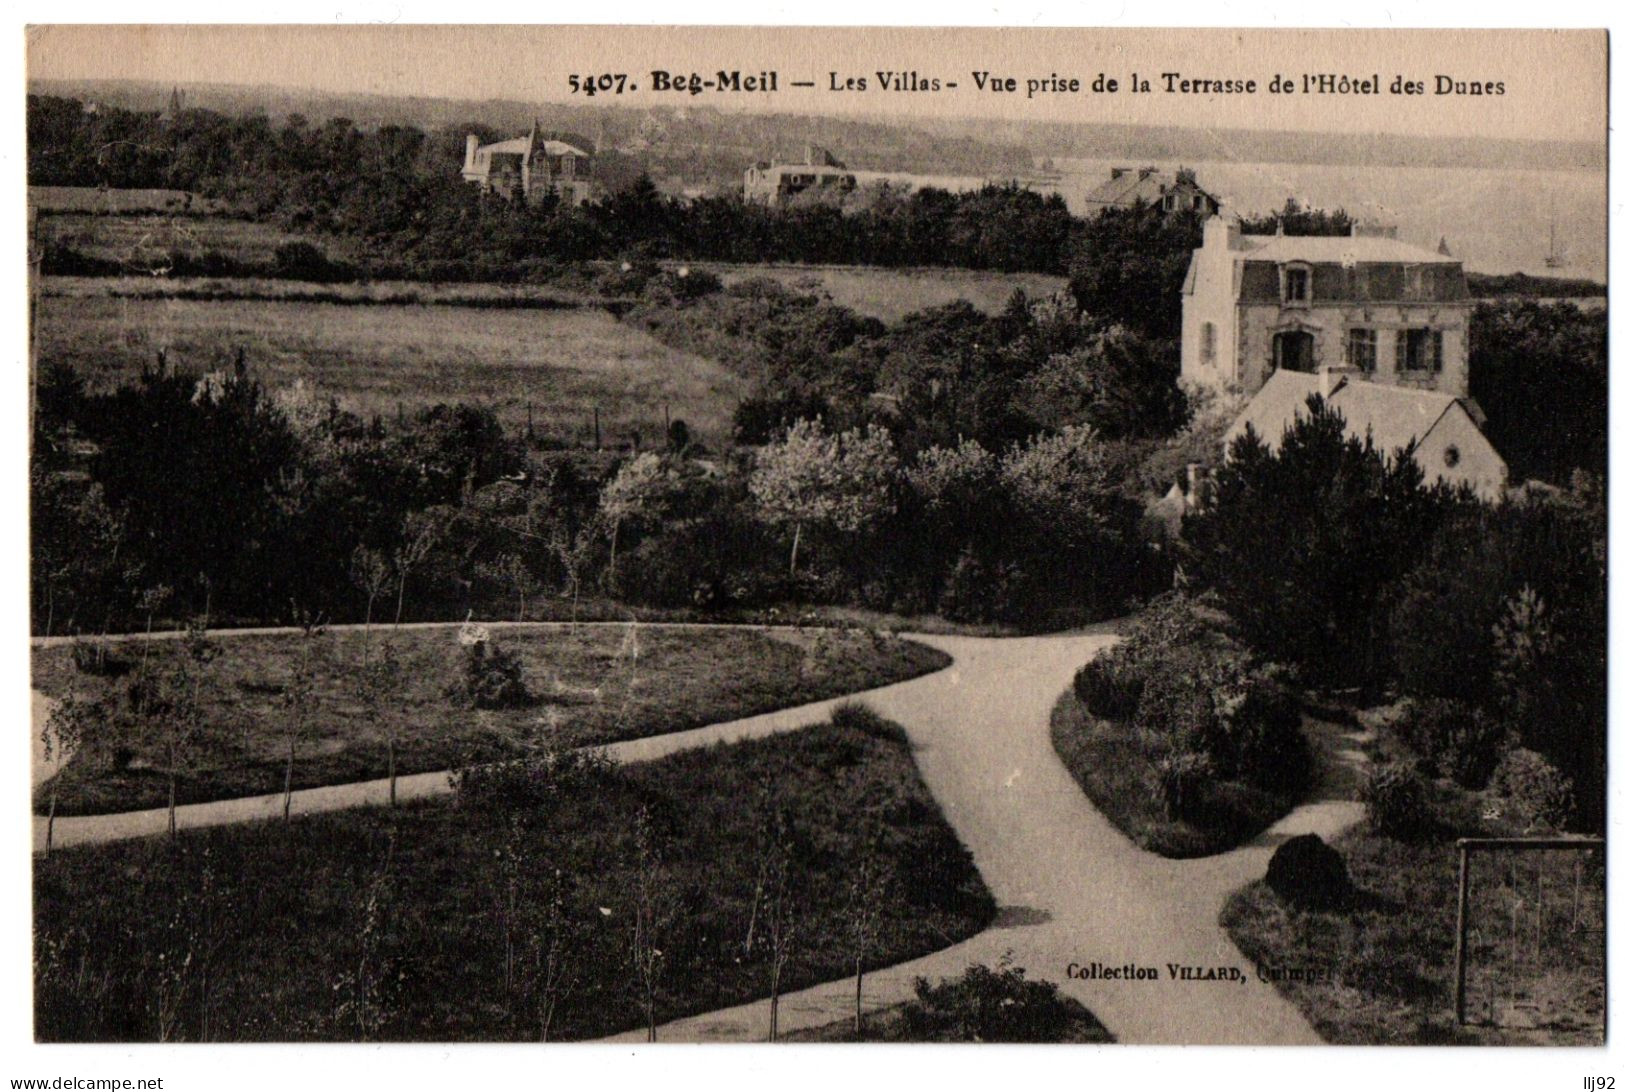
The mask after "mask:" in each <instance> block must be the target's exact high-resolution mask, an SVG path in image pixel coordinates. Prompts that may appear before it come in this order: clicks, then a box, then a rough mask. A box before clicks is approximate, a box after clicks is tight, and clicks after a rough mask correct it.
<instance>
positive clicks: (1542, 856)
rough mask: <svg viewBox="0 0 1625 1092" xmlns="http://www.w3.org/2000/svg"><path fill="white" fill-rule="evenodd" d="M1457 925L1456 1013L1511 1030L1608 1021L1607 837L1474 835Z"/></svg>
mask: <svg viewBox="0 0 1625 1092" xmlns="http://www.w3.org/2000/svg"><path fill="white" fill-rule="evenodd" d="M1457 844H1458V847H1459V850H1460V862H1459V867H1460V870H1461V874H1460V890H1459V895H1458V905H1457V930H1456V1019H1457V1021H1458V1022H1459V1023H1462V1024H1471V1025H1477V1026H1481V1027H1493V1028H1507V1029H1550V1030H1557V1031H1562V1030H1582V1029H1590V1028H1598V1029H1600V1028H1602V1027H1603V1026H1604V1025H1605V1022H1606V996H1607V967H1606V957H1607V945H1606V942H1605V933H1606V927H1607V905H1606V884H1605V879H1606V877H1605V875H1604V869H1605V861H1604V858H1605V854H1604V850H1603V845H1604V844H1603V843H1602V842H1601V841H1599V840H1597V839H1587V838H1546V839H1540V838H1464V839H1461V841H1460V842H1458V843H1457Z"/></svg>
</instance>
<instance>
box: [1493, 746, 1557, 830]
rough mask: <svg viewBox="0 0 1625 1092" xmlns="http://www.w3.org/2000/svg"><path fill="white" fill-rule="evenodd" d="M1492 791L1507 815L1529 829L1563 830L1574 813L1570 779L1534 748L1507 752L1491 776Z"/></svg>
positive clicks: (1509, 818)
mask: <svg viewBox="0 0 1625 1092" xmlns="http://www.w3.org/2000/svg"><path fill="white" fill-rule="evenodd" d="M1490 792H1491V793H1492V794H1493V795H1494V796H1495V797H1496V798H1497V799H1499V800H1500V801H1501V802H1502V804H1503V805H1504V807H1505V808H1506V809H1507V810H1508V811H1510V812H1511V814H1510V815H1504V816H1503V817H1504V818H1506V819H1508V820H1510V821H1511V822H1513V823H1517V824H1521V825H1523V826H1524V828H1525V829H1528V830H1562V829H1563V828H1564V827H1565V826H1567V825H1568V823H1569V821H1570V819H1571V818H1572V817H1573V812H1574V793H1573V790H1572V787H1571V785H1570V783H1569V779H1568V778H1566V777H1564V776H1563V774H1562V773H1561V772H1560V771H1559V770H1558V768H1557V767H1556V766H1554V765H1552V764H1551V763H1550V762H1549V761H1547V760H1546V759H1545V758H1544V757H1542V756H1541V755H1539V754H1537V753H1536V752H1534V751H1531V750H1527V749H1525V748H1523V747H1519V748H1517V749H1515V750H1512V751H1509V752H1507V756H1506V757H1505V758H1504V759H1502V760H1501V764H1500V765H1499V766H1497V767H1496V768H1495V773H1494V775H1493V776H1492V777H1491V778H1490Z"/></svg>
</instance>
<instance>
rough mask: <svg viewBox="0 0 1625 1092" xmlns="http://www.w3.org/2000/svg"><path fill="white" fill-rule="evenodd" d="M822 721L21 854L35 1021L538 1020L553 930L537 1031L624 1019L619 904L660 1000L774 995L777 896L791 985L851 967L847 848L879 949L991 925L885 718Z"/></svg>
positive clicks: (348, 1027) (933, 943)
mask: <svg viewBox="0 0 1625 1092" xmlns="http://www.w3.org/2000/svg"><path fill="white" fill-rule="evenodd" d="M837 721H839V723H837V724H829V725H822V726H818V727H814V728H809V729H806V730H803V731H800V732H796V733H791V734H788V735H783V736H775V737H771V738H768V739H763V740H756V741H750V742H745V743H738V744H730V745H725V746H716V747H712V748H708V749H704V750H698V751H691V752H685V753H682V754H678V755H674V756H672V757H669V758H666V759H662V760H660V761H657V762H652V763H647V764H642V765H635V766H628V767H610V768H603V769H592V768H589V769H585V770H581V771H577V772H576V773H574V774H573V775H572V776H559V775H557V774H554V775H552V776H551V777H544V776H541V775H539V774H536V773H534V772H533V773H532V775H531V777H530V778H529V779H513V780H510V781H509V782H508V790H507V791H504V790H502V789H499V790H498V791H496V792H494V793H488V794H486V795H485V796H483V797H480V798H474V797H452V798H448V799H444V800H439V801H434V802H424V803H417V804H413V805H410V806H403V807H401V808H399V809H396V810H393V811H392V810H390V809H381V808H380V809H358V810H354V811H346V812H337V813H331V814H327V815H321V816H311V817H305V818H299V819H296V820H295V821H294V822H293V823H291V824H283V823H278V822H271V823H260V824H250V825H244V826H238V827H225V828H215V829H210V830H203V831H189V832H185V833H183V834H182V836H181V837H180V838H179V839H178V840H177V841H175V842H173V843H172V842H170V841H169V840H167V839H161V838H159V839H148V840H143V841H135V842H125V843H115V844H112V845H107V846H100V847H94V848H86V849H74V850H67V851H60V852H58V853H56V854H54V855H52V856H50V857H46V858H38V859H36V861H35V866H34V913H35V918H34V930H35V933H34V935H35V1028H36V1035H37V1037H38V1038H40V1039H44V1040H68V1041H106V1040H120V1041H124V1040H151V1039H155V1038H158V1037H159V1034H160V1028H162V1029H163V1034H164V1035H165V1036H166V1037H168V1038H171V1039H178V1040H200V1039H204V1040H221V1041H231V1040H254V1041H281V1040H355V1039H386V1040H433V1041H469V1040H535V1039H537V1038H539V1037H540V1034H541V1009H540V1007H539V1006H538V1004H537V1001H538V999H539V998H540V997H543V996H547V995H546V994H545V993H544V992H543V991H542V990H540V988H539V984H540V983H541V982H543V981H544V980H545V979H546V975H545V968H546V967H547V966H549V963H548V961H547V960H546V958H545V954H546V952H547V950H548V949H549V946H550V944H549V942H550V940H551V939H552V938H555V937H559V938H565V939H564V941H563V943H562V944H561V945H560V947H559V949H558V950H560V951H562V952H564V953H565V958H564V959H562V960H555V961H553V962H552V963H551V966H553V967H555V968H557V967H559V966H560V965H561V964H563V965H566V966H568V967H569V968H570V969H571V973H570V974H568V975H562V976H557V977H555V978H554V979H553V980H554V981H569V980H571V979H574V981H575V986H574V989H573V990H570V991H568V992H565V993H558V992H555V993H554V994H553V995H552V996H554V997H555V998H556V999H557V1000H558V1006H557V1010H556V1014H555V1017H554V1019H553V1023H552V1029H551V1037H552V1038H555V1039H583V1038H591V1037H595V1036H600V1035H606V1034H611V1033H615V1032H620V1031H626V1030H629V1029H634V1028H638V1027H640V1026H642V1025H643V1015H642V1004H643V993H642V989H641V987H640V985H639V982H640V978H639V976H638V975H637V974H636V973H634V969H633V962H634V961H633V958H632V957H633V954H634V952H635V951H636V948H635V947H634V944H633V940H632V937H633V933H634V925H635V922H636V920H637V919H638V917H639V914H638V908H639V906H640V905H644V906H649V907H652V908H653V910H654V912H653V913H652V914H650V915H648V917H647V919H646V920H654V921H657V922H659V923H660V924H659V925H658V926H657V927H656V929H655V932H654V934H653V935H654V941H655V944H654V946H655V948H656V949H657V950H658V951H659V952H660V953H661V954H660V956H659V958H658V960H657V961H656V965H657V970H656V978H657V982H656V987H655V1018H656V1020H657V1021H664V1020H669V1019H673V1018H676V1017H679V1016H683V1015H688V1014H692V1013H696V1012H702V1011H709V1010H712V1009H716V1008H720V1007H725V1006H729V1005H735V1004H740V1003H743V1002H746V1001H749V1000H753V999H756V998H760V997H763V996H766V995H767V992H768V985H767V982H768V972H769V966H770V962H771V951H772V945H771V941H770V940H769V939H768V938H769V937H770V936H771V934H772V930H771V928H770V926H771V923H772V922H773V921H775V920H777V921H780V922H786V921H793V922H794V931H793V933H792V934H788V935H792V936H793V941H792V942H790V943H788V944H787V945H786V947H785V948H784V949H783V951H784V952H785V953H786V955H787V960H786V962H785V964H784V968H783V983H782V988H783V989H784V990H793V989H797V988H800V987H804V986H807V985H811V984H814V983H816V982H819V981H827V980H830V979H833V978H840V977H844V976H845V975H847V974H848V973H849V972H850V967H851V957H850V954H849V946H848V943H847V937H848V936H849V935H850V934H849V931H848V921H849V919H848V918H847V917H846V914H847V908H848V906H849V905H851V898H850V895H851V892H852V891H853V881H854V877H855V876H856V873H857V868H858V862H859V861H860V860H861V859H864V858H865V855H866V854H867V855H868V856H867V859H868V860H869V861H870V862H871V863H872V866H873V869H872V870H873V872H874V874H876V875H883V876H886V877H888V881H887V882H886V883H885V884H884V885H882V886H880V887H878V888H867V889H866V890H868V891H870V892H871V894H870V895H869V897H868V898H867V900H866V901H867V904H868V905H870V906H872V907H873V908H874V910H875V912H876V929H875V933H874V936H875V941H874V944H873V947H872V948H871V953H872V954H871V956H870V963H871V965H872V966H876V967H879V966H884V965H889V964H892V963H896V962H900V961H902V960H905V959H911V958H915V957H917V956H920V955H922V954H924V953H926V952H930V951H933V950H936V949H938V948H941V947H945V946H947V945H950V944H953V943H955V942H957V941H959V940H961V939H963V938H965V937H967V936H969V935H971V934H973V933H975V932H977V931H979V930H980V929H982V928H984V927H985V926H986V925H987V924H988V923H989V922H990V921H991V919H992V916H993V900H992V898H991V896H990V895H989V894H988V892H987V890H986V889H985V887H984V886H983V885H982V882H981V879H980V877H979V876H978V875H977V873H976V870H975V867H974V865H973V863H972V861H971V858H970V854H969V853H968V852H967V851H966V850H965V849H964V848H963V847H962V846H961V845H960V844H959V842H958V840H957V839H956V838H955V836H954V834H953V832H952V830H951V829H950V828H949V827H948V826H947V824H946V822H945V821H944V820H943V818H942V815H941V812H940V811H939V809H938V807H937V805H936V803H935V802H934V801H933V800H932V799H931V797H930V795H929V793H928V792H927V790H926V788H925V786H924V784H923V782H922V781H921V780H920V777H919V774H918V771H917V769H916V767H915V765H914V761H913V758H912V755H911V754H910V751H909V747H908V744H907V742H906V740H905V738H904V737H903V735H902V732H901V729H899V728H897V727H896V726H895V725H889V724H887V723H886V722H883V721H878V720H877V719H874V718H844V719H843V718H837ZM520 784H524V785H525V786H526V789H525V791H523V792H519V791H517V790H516V788H515V787H516V786H518V785H520ZM640 812H643V813H644V814H646V815H647V823H646V829H647V831H648V832H649V834H648V837H647V839H646V841H645V844H647V845H648V846H650V847H651V850H652V852H651V853H644V852H642V851H640V849H639V839H638V837H637V835H636V833H635V832H636V831H637V829H638V825H639V824H638V822H637V819H636V817H637V816H638V815H639V813H640ZM775 814H776V815H777V816H778V818H777V819H775V818H773V816H774V815H775ZM774 831H778V832H782V833H776V834H775V833H769V832H774ZM864 846H871V847H872V848H871V849H868V850H865V849H864V848H863V847H864ZM652 859H653V860H657V861H658V864H657V865H655V866H652V867H651V866H648V865H645V864H640V862H644V861H648V860H652ZM764 860H768V861H785V862H788V864H787V869H788V872H787V874H786V881H787V882H786V883H785V884H784V885H783V889H784V890H786V891H788V893H789V895H788V899H787V902H786V904H785V910H786V915H785V916H779V917H775V916H774V914H773V912H772V910H771V906H772V901H771V899H764V898H761V897H758V896H757V892H758V890H759V889H760V884H759V880H760V878H761V876H762V875H763V871H762V868H761V864H762V862H763V861H764ZM768 874H769V875H770V876H771V875H777V873H776V872H773V871H771V870H769V873H768ZM640 877H646V878H647V879H648V881H649V882H648V884H647V885H646V887H647V889H648V890H650V891H652V892H653V893H654V894H653V896H652V898H651V899H650V900H649V901H648V902H642V901H641V900H640V897H639V895H638V893H637V892H638V889H639V879H640ZM767 889H768V890H769V891H772V890H775V889H776V888H775V881H773V880H771V879H770V880H769V882H768V884H767ZM876 890H878V891H879V892H880V893H879V894H874V893H873V892H874V891H876ZM555 899H556V905H557V906H558V908H559V909H558V912H557V914H550V913H549V909H550V908H551V907H552V906H554V905H555ZM753 911H754V912H753ZM509 923H512V927H511V928H510V927H509ZM560 923H562V925H561V924H560ZM510 938H512V940H513V949H512V952H513V959H512V961H511V962H510V959H509V952H510V948H509V939H510ZM747 938H749V943H748V944H747ZM761 1030H762V1032H763V1034H764V1035H765V1033H766V1028H765V1026H764V1027H763V1028H762V1029H761Z"/></svg>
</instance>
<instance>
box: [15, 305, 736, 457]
mask: <svg viewBox="0 0 1625 1092" xmlns="http://www.w3.org/2000/svg"><path fill="white" fill-rule="evenodd" d="M37 322H38V330H39V354H40V360H41V362H42V364H44V365H47V366H51V365H58V366H64V367H67V368H69V369H71V370H73V371H74V372H76V373H78V374H79V375H81V376H83V377H84V378H85V380H86V382H87V383H88V384H89V385H90V386H91V387H92V388H94V389H103V388H109V387H113V386H117V385H119V384H121V383H124V382H127V381H128V380H129V379H130V378H131V377H132V376H135V375H137V374H139V373H140V371H141V369H142V368H150V367H151V366H152V365H153V362H154V360H155V359H156V356H157V353H158V351H159V350H160V349H163V350H165V351H166V354H167V359H168V362H169V365H170V366H171V367H176V368H182V369H190V370H193V371H198V372H203V371H208V370H211V369H217V368H223V367H228V366H230V364H231V363H232V361H233V360H234V359H235V356H236V353H237V351H238V349H239V348H241V349H242V350H243V352H244V358H245V360H246V362H247V364H248V365H249V367H250V368H251V369H252V370H253V372H254V373H255V375H257V376H258V377H259V378H260V379H261V380H262V381H264V382H265V383H266V384H267V385H269V386H272V387H282V386H288V385H291V384H293V383H294V382H296V381H299V380H303V381H304V382H305V383H307V384H309V385H311V386H313V387H315V388H317V389H318V390H319V391H320V392H322V393H323V394H325V395H331V396H333V397H336V398H337V399H338V400H339V403H340V404H341V405H342V406H343V407H344V408H345V409H348V410H351V411H353V412H355V413H358V414H361V415H362V416H363V417H364V418H370V417H371V416H372V415H373V414H380V415H382V416H384V417H385V418H393V417H394V415H395V414H396V413H397V412H403V413H412V412H413V411H415V410H418V409H422V408H425V407H428V406H432V405H435V404H436V403H441V402H445V403H455V402H469V403H474V404H478V405H484V406H489V407H490V408H491V409H492V410H493V411H494V412H495V413H496V414H497V416H498V417H499V418H500V419H501V420H502V422H503V424H504V425H506V426H507V427H508V428H509V429H510V430H523V429H524V428H525V426H526V425H527V423H532V422H533V423H534V425H535V428H536V430H537V432H538V433H539V434H540V435H541V436H543V437H544V438H548V439H551V440H553V441H555V442H560V443H563V442H570V443H581V442H586V443H588V444H590V443H592V442H593V441H594V432H593V414H594V410H596V411H597V414H598V422H599V438H600V439H601V440H602V442H603V443H605V444H609V445H612V446H613V445H621V444H630V443H632V442H633V441H634V438H636V439H638V440H640V441H641V442H642V443H643V444H644V445H649V444H654V443H657V442H659V441H660V440H661V439H662V438H663V437H664V435H665V420H666V414H667V413H669V414H670V415H671V417H672V418H674V419H681V420H683V421H685V422H686V423H687V424H688V426H689V429H690V430H691V432H692V433H693V434H694V436H695V437H696V438H697V439H700V440H702V441H704V442H705V443H707V444H710V445H713V446H716V445H719V444H722V443H724V442H725V441H726V440H727V439H728V437H729V436H730V435H731V432H730V429H731V422H732V415H733V411H734V407H735V406H736V405H737V404H738V402H739V399H740V397H741V395H742V393H743V391H744V380H742V379H740V378H739V377H738V376H736V375H735V374H733V373H732V372H730V371H728V370H726V369H724V368H723V367H722V366H721V365H719V364H716V363H714V362H712V361H710V360H707V359H705V358H703V357H700V356H696V355H694V354H692V353H685V352H681V351H679V350H676V349H672V348H668V347H666V346H664V345H662V344H660V343H659V342H657V341H655V340H654V339H653V338H651V337H650V336H649V335H648V334H647V333H645V332H643V331H642V330H640V329H638V328H637V327H636V326H635V325H632V324H629V323H622V322H618V321H616V319H615V318H613V317H612V316H610V315H609V314H608V313H607V312H605V311H602V310H597V309H574V310H558V309H535V308H518V307H512V308H493V307H487V306H463V307H458V306H438V305H436V306H429V305H419V304H375V305H370V306H355V305H353V304H342V303H320V302H302V301H294V302H278V301H274V300H183V299H115V298H80V299H69V298H61V297H52V296H49V295H47V296H45V297H44V298H42V299H41V300H40V305H39V311H38V313H37Z"/></svg>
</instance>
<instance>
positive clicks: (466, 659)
mask: <svg viewBox="0 0 1625 1092" xmlns="http://www.w3.org/2000/svg"><path fill="white" fill-rule="evenodd" d="M452 690H453V692H454V693H453V695H452V696H453V697H456V698H459V699H461V700H462V701H463V702H464V703H466V704H467V705H469V706H470V707H472V708H474V709H515V708H518V707H520V706H523V705H526V704H528V703H529V702H530V691H528V690H526V689H525V678H524V668H523V667H522V666H521V665H520V663H519V657H518V655H516V654H515V653H512V652H509V651H508V650H507V649H505V648H500V647H498V646H497V645H496V643H495V642H493V641H489V640H485V641H474V642H473V643H471V644H468V645H465V646H463V673H462V678H461V679H460V680H459V681H458V682H457V683H456V685H455V686H453V687H452Z"/></svg>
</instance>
